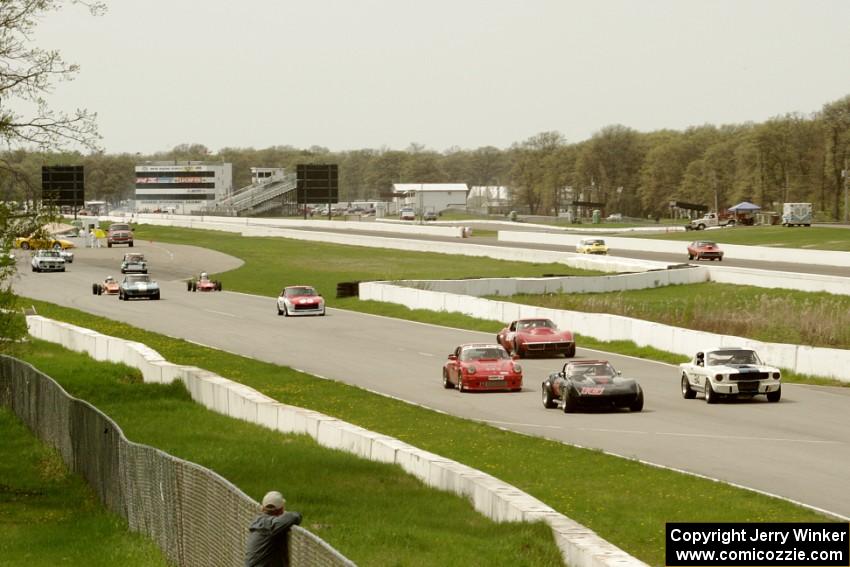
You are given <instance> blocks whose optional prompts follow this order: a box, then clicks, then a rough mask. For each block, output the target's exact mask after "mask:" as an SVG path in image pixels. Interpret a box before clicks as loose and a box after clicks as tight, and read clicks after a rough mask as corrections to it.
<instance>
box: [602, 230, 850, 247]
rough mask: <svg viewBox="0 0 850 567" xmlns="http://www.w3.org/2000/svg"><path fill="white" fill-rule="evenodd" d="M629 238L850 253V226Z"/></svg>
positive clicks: (673, 233) (637, 235)
mask: <svg viewBox="0 0 850 567" xmlns="http://www.w3.org/2000/svg"><path fill="white" fill-rule="evenodd" d="M618 236H624V237H629V238H652V239H656V240H677V241H684V242H691V241H693V240H700V239H706V240H713V241H715V242H719V243H721V244H742V245H746V246H772V247H777V248H809V249H813V250H838V251H842V252H850V229H847V228H838V227H825V226H812V227H783V226H736V227H731V228H723V229H718V230H708V231H688V232H670V233H663V234H637V233H624V234H620V235H618Z"/></svg>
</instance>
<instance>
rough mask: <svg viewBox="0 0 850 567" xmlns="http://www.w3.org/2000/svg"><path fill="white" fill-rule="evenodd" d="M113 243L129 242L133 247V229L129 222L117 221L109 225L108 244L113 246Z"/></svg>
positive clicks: (110, 246)
mask: <svg viewBox="0 0 850 567" xmlns="http://www.w3.org/2000/svg"><path fill="white" fill-rule="evenodd" d="M113 244H127V245H129V246H130V248H132V247H133V229H131V228H130V225H129V224H125V223H115V224H111V225H109V230H108V231H107V233H106V245H107V246H108V247H109V248H112V245H113Z"/></svg>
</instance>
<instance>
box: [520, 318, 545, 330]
mask: <svg viewBox="0 0 850 567" xmlns="http://www.w3.org/2000/svg"><path fill="white" fill-rule="evenodd" d="M516 328H517V330H520V329H554V328H555V323H553V322H552V321H550V320H549V319H528V320H526V321H517V324H516Z"/></svg>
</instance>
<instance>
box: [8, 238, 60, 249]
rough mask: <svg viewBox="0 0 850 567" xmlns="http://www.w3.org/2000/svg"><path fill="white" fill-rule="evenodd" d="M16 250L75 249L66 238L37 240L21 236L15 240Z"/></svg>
mask: <svg viewBox="0 0 850 567" xmlns="http://www.w3.org/2000/svg"><path fill="white" fill-rule="evenodd" d="M14 246H15V248H21V249H22V250H47V249H49V248H52V249H54V250H67V249H69V248H74V243H73V242H71V241H70V240H65V239H64V238H52V237H48V238H36V237H32V236H19V237H18V238H16V239H15V245H14Z"/></svg>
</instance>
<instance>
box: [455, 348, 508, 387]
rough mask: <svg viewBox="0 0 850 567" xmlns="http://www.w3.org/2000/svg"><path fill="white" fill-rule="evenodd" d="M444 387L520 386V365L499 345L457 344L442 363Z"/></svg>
mask: <svg viewBox="0 0 850 567" xmlns="http://www.w3.org/2000/svg"><path fill="white" fill-rule="evenodd" d="M443 387H444V388H454V387H457V389H458V390H460V391H461V392H467V391H472V390H510V391H512V392H519V391H520V390H522V366H520V364H519V362H517V361H516V360H515V359H514V357H512V356H510V355H509V354H508V351H506V350H505V349H504V347H502V345H497V344H488V343H471V344H465V345H460V346H458V347H457V348H455V349H454V351H452V352H451V354H449V359H448V360H447V361H446V363H445V364H444V365H443Z"/></svg>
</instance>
